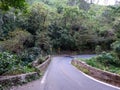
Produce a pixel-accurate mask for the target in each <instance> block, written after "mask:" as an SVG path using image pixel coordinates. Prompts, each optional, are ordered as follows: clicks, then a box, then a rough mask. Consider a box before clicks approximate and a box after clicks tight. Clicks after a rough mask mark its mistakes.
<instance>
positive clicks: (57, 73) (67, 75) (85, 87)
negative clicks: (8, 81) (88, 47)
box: [11, 56, 120, 90]
mask: <svg viewBox="0 0 120 90" xmlns="http://www.w3.org/2000/svg"><path fill="white" fill-rule="evenodd" d="M83 57H84V56H83ZM71 60H72V58H71V57H66V56H61V57H53V58H52V62H51V64H50V65H49V67H48V69H47V71H46V73H45V75H44V76H43V78H42V79H41V80H37V81H34V82H32V83H29V84H27V85H25V86H22V87H18V88H14V89H11V90H120V88H117V87H115V86H112V85H109V84H105V83H102V82H100V81H97V80H95V79H93V78H91V77H89V76H87V75H85V74H83V73H82V72H80V71H79V70H77V69H76V68H75V67H74V66H72V65H71Z"/></svg>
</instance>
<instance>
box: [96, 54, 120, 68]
mask: <svg viewBox="0 0 120 90" xmlns="http://www.w3.org/2000/svg"><path fill="white" fill-rule="evenodd" d="M96 60H97V61H99V62H100V63H103V64H105V65H117V66H118V65H120V60H119V59H118V58H117V57H116V55H115V54H114V53H106V52H103V53H102V54H101V55H98V56H97V57H96Z"/></svg>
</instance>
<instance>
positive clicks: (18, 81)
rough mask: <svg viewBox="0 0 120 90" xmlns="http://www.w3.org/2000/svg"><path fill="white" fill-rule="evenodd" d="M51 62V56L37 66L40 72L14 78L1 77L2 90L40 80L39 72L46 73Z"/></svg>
mask: <svg viewBox="0 0 120 90" xmlns="http://www.w3.org/2000/svg"><path fill="white" fill-rule="evenodd" d="M50 61H51V58H50V56H47V57H46V60H45V62H43V63H42V64H40V65H37V66H35V67H36V68H37V69H38V72H31V73H27V74H20V75H14V76H0V90H9V89H8V88H10V87H12V86H17V85H22V84H24V83H27V82H30V81H33V80H36V79H38V78H39V77H40V74H39V72H45V70H46V69H47V67H48V65H49V63H50Z"/></svg>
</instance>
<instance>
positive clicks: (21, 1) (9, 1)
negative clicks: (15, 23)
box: [0, 0, 26, 10]
mask: <svg viewBox="0 0 120 90" xmlns="http://www.w3.org/2000/svg"><path fill="white" fill-rule="evenodd" d="M25 6H26V1H25V0H0V9H3V10H9V9H10V8H11V7H14V8H17V9H23V8H24V7H25Z"/></svg>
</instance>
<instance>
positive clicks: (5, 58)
mask: <svg viewBox="0 0 120 90" xmlns="http://www.w3.org/2000/svg"><path fill="white" fill-rule="evenodd" d="M19 63H20V59H19V58H18V57H17V56H16V55H12V54H10V53H8V52H0V75H2V74H4V73H5V72H8V71H10V70H14V69H15V68H16V67H18V66H19Z"/></svg>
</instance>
